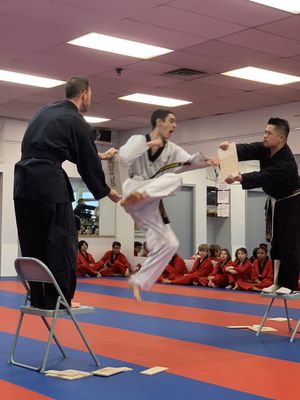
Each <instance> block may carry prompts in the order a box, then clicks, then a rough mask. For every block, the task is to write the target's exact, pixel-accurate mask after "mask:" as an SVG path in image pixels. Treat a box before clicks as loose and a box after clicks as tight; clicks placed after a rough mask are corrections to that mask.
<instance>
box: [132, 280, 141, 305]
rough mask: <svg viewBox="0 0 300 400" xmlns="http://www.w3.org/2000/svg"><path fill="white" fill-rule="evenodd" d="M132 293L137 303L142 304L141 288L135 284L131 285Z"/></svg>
mask: <svg viewBox="0 0 300 400" xmlns="http://www.w3.org/2000/svg"><path fill="white" fill-rule="evenodd" d="M129 285H130V287H131V289H132V291H133V297H134V298H135V300H136V302H137V303H141V302H142V297H141V288H140V287H139V285H135V284H134V283H131V282H130V283H129Z"/></svg>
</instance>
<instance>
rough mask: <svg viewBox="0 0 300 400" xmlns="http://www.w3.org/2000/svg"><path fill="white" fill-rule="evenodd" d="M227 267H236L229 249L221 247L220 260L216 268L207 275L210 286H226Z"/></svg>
mask: <svg viewBox="0 0 300 400" xmlns="http://www.w3.org/2000/svg"><path fill="white" fill-rule="evenodd" d="M227 267H234V262H233V261H232V259H231V254H230V252H229V250H228V249H221V251H220V260H219V261H218V262H217V264H216V265H215V266H214V269H213V271H212V273H211V275H209V276H208V277H207V281H206V282H207V285H203V286H209V287H218V288H220V287H225V286H226V285H227V284H228V281H227V277H226V274H225V269H226V268H227Z"/></svg>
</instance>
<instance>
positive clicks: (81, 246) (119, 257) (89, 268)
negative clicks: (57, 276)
mask: <svg viewBox="0 0 300 400" xmlns="http://www.w3.org/2000/svg"><path fill="white" fill-rule="evenodd" d="M87 250H88V244H87V242H86V241H85V240H80V242H79V243H78V252H77V260H76V261H77V275H79V276H86V277H89V276H92V277H97V278H100V277H101V276H129V271H130V264H129V262H128V260H127V258H126V257H125V255H124V254H123V253H121V243H120V242H116V241H115V242H113V244H112V249H111V250H109V251H107V252H106V253H105V254H104V255H103V257H102V258H101V259H100V260H99V261H97V262H96V261H95V260H94V258H93V256H92V255H91V254H90V253H88V251H87Z"/></svg>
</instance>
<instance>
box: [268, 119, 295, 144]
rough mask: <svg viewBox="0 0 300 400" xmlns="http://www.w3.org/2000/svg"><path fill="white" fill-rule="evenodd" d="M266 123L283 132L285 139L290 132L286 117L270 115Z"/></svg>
mask: <svg viewBox="0 0 300 400" xmlns="http://www.w3.org/2000/svg"><path fill="white" fill-rule="evenodd" d="M268 125H274V126H275V127H276V128H278V129H279V130H280V131H281V132H282V133H283V135H284V136H285V137H286V139H287V137H288V135H289V133H290V125H289V123H288V121H287V120H286V119H282V118H278V117H272V118H270V119H269V121H268Z"/></svg>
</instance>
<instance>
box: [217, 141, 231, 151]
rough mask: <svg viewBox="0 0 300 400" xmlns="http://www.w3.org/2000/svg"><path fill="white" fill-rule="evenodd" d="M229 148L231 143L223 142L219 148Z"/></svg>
mask: <svg viewBox="0 0 300 400" xmlns="http://www.w3.org/2000/svg"><path fill="white" fill-rule="evenodd" d="M228 146H229V142H223V143H221V144H219V148H220V149H221V150H227V149H228Z"/></svg>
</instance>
